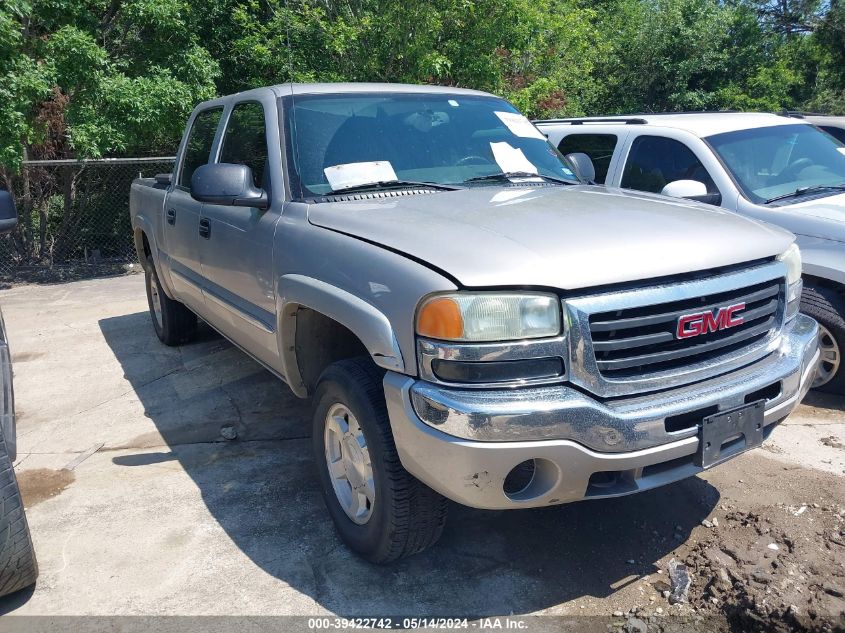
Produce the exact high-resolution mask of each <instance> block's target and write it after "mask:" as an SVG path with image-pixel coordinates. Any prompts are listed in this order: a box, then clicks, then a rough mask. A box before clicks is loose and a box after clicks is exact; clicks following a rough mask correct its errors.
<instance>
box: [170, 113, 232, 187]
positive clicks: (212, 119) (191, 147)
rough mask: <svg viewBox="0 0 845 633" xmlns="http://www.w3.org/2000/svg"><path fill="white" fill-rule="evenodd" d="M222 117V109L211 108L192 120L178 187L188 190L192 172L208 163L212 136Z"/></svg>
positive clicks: (212, 140)
mask: <svg viewBox="0 0 845 633" xmlns="http://www.w3.org/2000/svg"><path fill="white" fill-rule="evenodd" d="M222 115H223V108H212V109H210V110H203V111H202V112H200V113H199V114H198V115H197V116H196V118H195V119H194V124H193V126H191V133H190V134H189V136H188V144H187V146H186V147H185V155H184V156H183V157H182V171H181V173H180V174H179V185H181V186H182V187H187V188H188V189H190V188H191V176H193V174H194V171H195V170H196V169H197V167H200V166H202V165H205V164H206V163H207V162H208V158H209V155H210V154H211V146H212V144H213V143H214V135H215V133H216V132H217V125H218V124H219V123H220V117H221V116H222Z"/></svg>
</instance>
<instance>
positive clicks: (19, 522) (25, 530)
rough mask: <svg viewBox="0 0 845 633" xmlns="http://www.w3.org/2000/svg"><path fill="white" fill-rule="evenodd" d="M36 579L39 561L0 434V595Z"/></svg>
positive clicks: (27, 584) (30, 583) (0, 434)
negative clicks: (36, 558)
mask: <svg viewBox="0 0 845 633" xmlns="http://www.w3.org/2000/svg"><path fill="white" fill-rule="evenodd" d="M36 578H38V562H37V561H36V560H35V550H34V549H33V547H32V537H31V536H30V534H29V525H28V524H27V522H26V515H25V514H24V509H23V501H22V499H21V493H20V488H18V480H17V479H16V478H15V471H14V469H13V468H12V460H11V459H10V458H9V453H8V452H7V450H6V440H5V439H4V438H3V437H2V433H1V432H0V596H5V595H6V594H10V593H13V592H15V591H20V590H21V589H24V588H26V587H29V586H30V585H32V584H33V583H35V579H36Z"/></svg>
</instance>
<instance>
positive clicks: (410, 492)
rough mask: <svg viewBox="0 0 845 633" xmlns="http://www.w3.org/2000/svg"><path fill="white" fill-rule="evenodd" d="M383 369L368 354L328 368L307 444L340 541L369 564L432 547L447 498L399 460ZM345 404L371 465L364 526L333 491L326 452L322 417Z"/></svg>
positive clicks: (316, 399)
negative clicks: (369, 505)
mask: <svg viewBox="0 0 845 633" xmlns="http://www.w3.org/2000/svg"><path fill="white" fill-rule="evenodd" d="M383 376H384V372H383V371H382V370H380V369H379V368H378V367H376V366H375V365H374V364H373V362H372V361H371V360H370V359H369V358H355V359H351V360H344V361H340V362H337V363H334V364H333V365H331V366H329V367H328V369H326V371H325V372H323V374H322V376H321V377H320V380H319V382H318V384H317V392H316V395H315V397H314V417H313V429H312V444H313V449H314V459H315V462H316V465H317V471H318V476H319V481H320V487H321V489H322V492H323V498H324V499H325V502H326V506H327V507H328V510H329V514H330V515H331V517H332V520H333V521H334V524H335V527H336V528H337V531H338V532H339V533H340V537H341V539H343V541H344V542H345V543H346V545H347V546H349V548H350V549H352V550H353V551H355V552H356V553H358V554H359V555H361V556H362V557H364V558H366V559H367V560H369V561H371V562H373V563H388V562H390V561H394V560H397V559H399V558H403V557H405V556H410V555H412V554H416V553H417V552H421V551H422V550H424V549H426V548H428V547H430V546H431V545H433V544H434V543H435V542H437V540H438V539H439V538H440V535H441V534H442V533H443V527H444V526H445V525H446V510H447V505H446V504H447V501H446V499H445V498H444V497H442V496H441V495H440V494H438V493H436V492H435V491H434V490H432V489H431V488H429V487H428V486H426V485H425V484H423V483H422V482H421V481H419V480H417V479H415V478H414V477H413V476H412V475H411V474H410V473H409V472H408V471H407V470H405V469H404V468H403V467H402V464H401V463H400V462H399V455H398V454H397V452H396V445H395V444H394V442H393V434H392V432H391V430H390V421H389V420H388V415H387V407H386V406H385V402H384V387H383V386H382V378H383ZM338 403H339V404H342V405H344V406H345V407H346V408H347V409H348V410H349V411H350V412H351V413H352V414H353V415H354V416H355V418H357V420H358V424H359V425H360V428H361V430H362V431H363V434H364V438H365V440H366V445H367V449H368V452H369V456H370V462H371V464H372V469H373V481H374V488H375V500H374V502H373V506H372V514H371V515H370V517H369V519H368V520H367V522H366V523H364V524H358V523H355V522H353V521H352V520H351V519H350V518H349V516H347V514H346V512H345V511H344V510H343V507H342V506H341V504H340V502H339V501H338V497H337V495H336V494H335V491H334V487H333V485H332V480H331V476H330V475H329V469H328V465H327V463H326V455H325V421H326V416H327V414H328V412H329V409H330V408H331V407H333V406H334V405H335V404H338Z"/></svg>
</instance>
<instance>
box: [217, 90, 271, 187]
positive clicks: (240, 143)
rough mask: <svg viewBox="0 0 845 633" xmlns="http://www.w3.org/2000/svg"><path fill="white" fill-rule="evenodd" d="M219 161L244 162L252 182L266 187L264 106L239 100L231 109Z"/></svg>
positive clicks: (257, 185)
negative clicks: (250, 174) (249, 171)
mask: <svg viewBox="0 0 845 633" xmlns="http://www.w3.org/2000/svg"><path fill="white" fill-rule="evenodd" d="M220 162H221V163H234V164H236V165H246V166H247V167H249V168H250V169H251V170H252V178H253V180H254V181H255V186H256V187H258V188H260V189H267V188H268V187H267V183H266V182H265V176H266V174H267V135H266V134H265V132H264V108H263V107H262V106H261V104H260V103H256V102H254V101H248V102H246V103H239V104H238V105H236V106H235V109H234V110H232V116H230V117H229V123H228V124H227V125H226V133H225V136H223V149H222V150H221V152H220Z"/></svg>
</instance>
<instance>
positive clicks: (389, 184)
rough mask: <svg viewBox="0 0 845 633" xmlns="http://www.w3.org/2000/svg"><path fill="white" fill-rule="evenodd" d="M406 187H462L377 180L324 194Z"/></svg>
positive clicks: (448, 189)
mask: <svg viewBox="0 0 845 633" xmlns="http://www.w3.org/2000/svg"><path fill="white" fill-rule="evenodd" d="M408 187H428V188H430V189H437V190H439V191H457V190H458V189H461V188H462V187H458V186H455V185H441V184H439V183H436V182H421V181H417V180H380V181H378V182H368V183H366V184H361V185H350V186H349V187H341V188H340V189H332V191H331V193H329V194H326V195H330V196H334V195H337V194H339V193H354V192H365V191H379V190H380V189H406V188H408Z"/></svg>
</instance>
